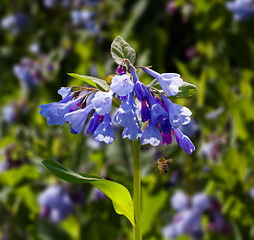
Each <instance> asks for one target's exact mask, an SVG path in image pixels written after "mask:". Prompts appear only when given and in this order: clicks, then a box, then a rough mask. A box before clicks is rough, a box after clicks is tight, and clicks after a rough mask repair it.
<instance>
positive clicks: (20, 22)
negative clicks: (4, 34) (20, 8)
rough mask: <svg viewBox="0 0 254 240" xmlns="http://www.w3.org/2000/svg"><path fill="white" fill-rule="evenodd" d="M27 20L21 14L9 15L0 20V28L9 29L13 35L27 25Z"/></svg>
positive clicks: (26, 17)
mask: <svg viewBox="0 0 254 240" xmlns="http://www.w3.org/2000/svg"><path fill="white" fill-rule="evenodd" d="M28 23H29V18H28V16H26V15H25V14H24V13H22V12H18V13H14V14H10V15H8V16H6V17H4V18H3V19H2V20H1V26H2V28H3V29H9V30H11V32H12V33H13V34H14V35H17V34H19V32H20V31H21V30H22V29H23V28H24V27H26V26H27V25H28Z"/></svg>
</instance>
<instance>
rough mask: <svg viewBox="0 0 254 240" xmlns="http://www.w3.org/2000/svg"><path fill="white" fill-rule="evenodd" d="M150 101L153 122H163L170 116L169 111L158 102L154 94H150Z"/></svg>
mask: <svg viewBox="0 0 254 240" xmlns="http://www.w3.org/2000/svg"><path fill="white" fill-rule="evenodd" d="M149 103H150V115H151V123H152V124H157V123H160V122H163V121H164V119H166V118H167V117H168V113H167V112H166V110H165V109H164V108H163V107H162V106H161V104H159V103H157V102H156V101H155V99H154V98H153V96H152V95H151V94H149Z"/></svg>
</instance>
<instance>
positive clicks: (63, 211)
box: [38, 185, 74, 222]
mask: <svg viewBox="0 0 254 240" xmlns="http://www.w3.org/2000/svg"><path fill="white" fill-rule="evenodd" d="M38 203H39V205H40V216H41V218H49V219H50V220H51V221H52V222H59V221H61V220H63V219H65V218H66V217H67V216H68V215H70V214H72V213H74V203H73V201H72V199H71V197H70V195H69V193H68V192H67V191H66V190H65V189H64V188H63V187H62V186H60V185H52V186H49V187H48V188H46V189H45V190H44V191H43V192H42V193H41V194H40V195H39V197H38Z"/></svg>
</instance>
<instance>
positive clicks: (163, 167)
mask: <svg viewBox="0 0 254 240" xmlns="http://www.w3.org/2000/svg"><path fill="white" fill-rule="evenodd" d="M156 162H157V164H158V170H159V172H160V173H167V172H168V164H167V163H168V162H170V163H172V162H174V159H165V158H164V157H162V156H161V157H159V158H158V160H157V161H156Z"/></svg>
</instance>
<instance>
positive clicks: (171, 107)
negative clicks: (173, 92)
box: [161, 95, 191, 128]
mask: <svg viewBox="0 0 254 240" xmlns="http://www.w3.org/2000/svg"><path fill="white" fill-rule="evenodd" d="M161 98H162V100H163V101H164V103H165V104H166V106H167V109H168V117H169V121H170V124H171V126H172V127H173V128H178V127H180V126H181V125H185V124H188V123H189V122H190V115H191V111H190V110H189V109H188V108H187V107H183V106H180V105H177V104H174V103H172V102H171V101H170V100H169V99H168V98H167V97H166V96H165V95H161Z"/></svg>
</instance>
